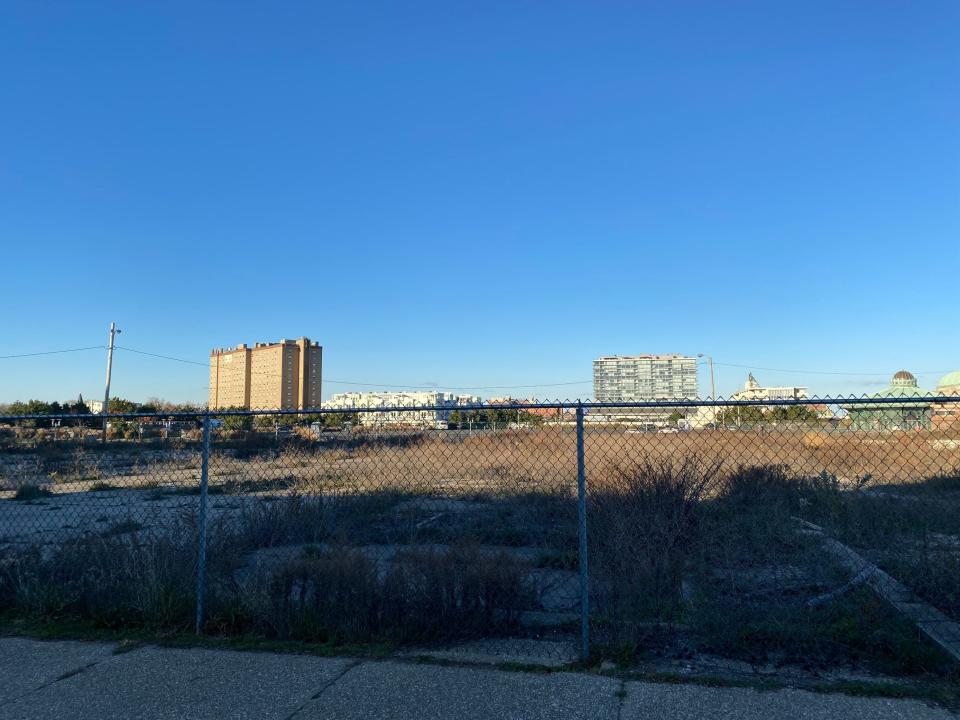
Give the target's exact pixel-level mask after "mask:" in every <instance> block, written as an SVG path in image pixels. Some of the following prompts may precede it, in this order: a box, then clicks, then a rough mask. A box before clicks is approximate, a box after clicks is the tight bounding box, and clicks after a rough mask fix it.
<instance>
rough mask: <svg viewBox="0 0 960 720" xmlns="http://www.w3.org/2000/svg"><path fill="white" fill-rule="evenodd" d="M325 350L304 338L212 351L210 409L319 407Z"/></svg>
mask: <svg viewBox="0 0 960 720" xmlns="http://www.w3.org/2000/svg"><path fill="white" fill-rule="evenodd" d="M322 376H323V348H322V347H320V344H319V343H315V342H310V340H309V339H307V338H305V337H302V338H300V339H299V340H281V341H280V342H278V343H260V342H258V343H256V344H254V346H253V347H248V346H247V345H246V344H240V345H237V347H236V348H235V349H230V348H226V349H215V350H212V351H211V352H210V397H209V401H208V406H209V407H210V408H211V409H217V408H229V407H242V408H251V409H259V410H305V409H309V408H319V407H320V404H321V401H320V385H321V379H322Z"/></svg>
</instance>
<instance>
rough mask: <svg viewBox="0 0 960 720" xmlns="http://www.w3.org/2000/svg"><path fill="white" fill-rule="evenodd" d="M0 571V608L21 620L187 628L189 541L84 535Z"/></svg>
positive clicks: (16, 558) (191, 575)
mask: <svg viewBox="0 0 960 720" xmlns="http://www.w3.org/2000/svg"><path fill="white" fill-rule="evenodd" d="M194 537H195V536H194ZM8 552H9V551H8ZM0 568H2V569H0V606H3V607H4V608H5V609H6V610H7V611H8V612H11V613H13V614H16V615H20V616H25V617H37V618H46V619H57V618H62V617H77V618H84V619H88V620H92V621H93V622H95V623H96V624H98V625H101V626H105V627H126V626H137V627H151V628H165V629H186V628H187V627H189V625H190V621H191V618H192V614H193V607H194V605H193V601H194V587H195V543H194V542H193V537H190V538H183V539H178V538H177V537H176V536H175V535H173V534H154V535H147V534H143V535H139V534H133V535H128V534H126V533H108V534H105V535H104V536H89V537H83V538H78V539H76V540H73V541H69V542H65V543H63V544H61V545H58V546H56V547H55V548H53V549H52V551H47V552H45V551H43V550H42V549H40V548H36V547H34V548H32V549H30V550H28V551H25V552H20V553H18V554H16V555H12V556H11V557H8V558H7V559H6V560H5V561H4V562H3V563H2V564H0Z"/></svg>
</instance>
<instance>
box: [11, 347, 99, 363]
mask: <svg viewBox="0 0 960 720" xmlns="http://www.w3.org/2000/svg"><path fill="white" fill-rule="evenodd" d="M105 347H106V345H91V346H90V347H82V348H69V349H67V350H45V351H43V352H33V353H21V354H20V355H0V360H10V359H12V358H25V357H37V356H38V355H59V354H61V353H73V352H82V351H84V350H103V348H105Z"/></svg>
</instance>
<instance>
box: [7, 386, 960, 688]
mask: <svg viewBox="0 0 960 720" xmlns="http://www.w3.org/2000/svg"><path fill="white" fill-rule="evenodd" d="M924 403H926V404H924ZM924 403H920V405H923V407H924V408H927V410H926V411H925V412H921V413H920V414H919V415H918V414H917V412H916V408H915V407H914V406H916V405H918V401H916V400H911V407H910V408H905V407H903V406H902V404H901V405H898V404H895V403H886V404H884V403H882V402H879V401H876V400H867V399H840V400H817V401H810V402H807V403H794V404H784V403H782V402H781V403H776V402H772V401H771V402H752V403H743V402H740V403H724V402H723V401H710V402H699V403H698V402H687V403H672V404H670V403H662V404H656V403H606V404H604V403H586V404H579V403H543V404H542V407H539V406H537V407H534V406H530V405H523V406H521V405H517V406H505V405H504V406H497V407H495V408H494V407H490V406H480V405H477V406H466V407H463V408H459V409H457V410H455V411H453V412H449V410H448V409H447V410H444V411H443V412H442V414H439V415H438V414H436V413H435V412H434V411H433V410H431V409H430V408H417V409H416V411H415V412H414V409H411V408H397V409H392V410H390V411H387V410H385V409H382V408H379V409H355V410H351V411H350V412H347V411H341V412H323V411H317V412H315V413H297V412H293V411H285V412H277V413H272V412H246V411H234V412H230V413H222V414H218V413H217V412H216V411H212V412H211V413H210V414H206V413H196V414H178V415H175V416H161V415H136V414H131V415H124V416H115V417H111V419H110V427H109V431H108V440H107V442H100V423H101V422H102V420H101V418H98V417H78V416H67V415H63V416H44V417H39V416H36V417H30V418H21V417H5V418H0V441H2V455H0V482H2V486H0V487H2V489H0V498H2V500H0V604H2V607H3V609H4V610H3V612H4V613H5V614H7V615H9V616H12V617H33V618H44V617H63V616H69V617H78V618H83V619H86V620H91V621H93V622H95V623H98V624H101V625H104V626H107V627H130V626H136V627H141V626H145V627H150V628H161V629H168V630H188V629H190V628H192V627H193V623H194V619H195V617H197V616H199V625H200V627H201V629H202V630H203V631H204V632H206V633H216V634H256V635H260V636H265V637H270V638H284V639H298V640H307V641H314V642H322V643H331V644H365V643H388V644H391V645H396V646H398V647H400V648H403V649H406V650H408V651H410V652H420V651H424V650H426V651H444V652H455V653H459V655H458V657H464V658H467V659H472V658H477V657H481V658H491V659H518V658H519V659H524V658H529V659H530V660H532V661H550V662H555V663H563V662H574V661H576V660H577V659H578V658H581V657H582V656H583V655H585V654H589V655H590V656H591V657H592V658H593V659H599V658H609V659H614V660H618V661H621V662H624V663H633V662H637V661H639V660H643V659H649V658H657V659H658V661H660V662H663V663H675V664H676V663H684V662H688V661H690V660H691V659H693V658H715V659H717V660H718V661H722V662H725V663H728V664H729V663H733V664H736V663H744V664H747V665H750V666H756V665H758V664H761V665H762V664H769V665H772V666H778V665H779V666H800V667H805V668H822V669H829V668H839V667H843V668H866V669H868V670H870V671H874V672H880V673H885V674H892V675H911V674H918V673H937V674H949V673H954V672H956V663H957V661H958V660H960V398H939V399H929V402H927V401H924ZM578 410H579V412H578ZM404 413H407V414H404ZM204 423H207V425H208V428H209V435H210V438H209V443H206V444H205V443H204V441H203V437H204V436H203V426H204ZM578 446H579V447H580V448H581V449H582V456H581V457H582V464H579V463H578ZM204 460H206V472H205V473H204V472H203V466H204ZM202 480H205V482H206V490H205V493H201V486H202V482H201V481H202ZM578 481H582V483H578ZM578 490H582V491H578ZM201 518H203V519H202V521H201ZM201 522H202V526H201ZM201 529H204V530H205V540H201V538H202V537H204V534H203V533H201V532H200V530H201ZM201 542H204V543H205V544H204V545H203V546H201ZM198 583H199V585H198ZM198 587H199V588H200V589H202V596H203V603H202V608H201V607H199V604H198V595H199V594H201V593H198Z"/></svg>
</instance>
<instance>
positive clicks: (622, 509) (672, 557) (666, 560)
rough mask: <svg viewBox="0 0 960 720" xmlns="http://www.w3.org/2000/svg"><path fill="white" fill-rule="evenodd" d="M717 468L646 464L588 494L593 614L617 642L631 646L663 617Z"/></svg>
mask: <svg viewBox="0 0 960 720" xmlns="http://www.w3.org/2000/svg"><path fill="white" fill-rule="evenodd" d="M718 472H719V465H718V464H717V463H713V464H705V463H703V462H701V461H699V460H697V459H696V458H687V459H685V460H683V461H681V462H678V463H673V462H669V461H647V462H645V463H642V464H639V465H635V466H632V467H629V468H626V469H622V470H620V471H619V472H618V473H617V474H616V475H615V476H614V477H612V478H606V480H605V482H604V483H603V484H602V489H599V490H595V491H593V492H592V493H591V495H590V505H589V509H588V512H589V520H588V527H589V532H590V549H591V552H592V555H591V558H590V571H591V574H592V576H593V577H594V590H595V592H596V594H597V596H598V601H599V606H600V610H599V612H600V613H601V615H602V616H603V617H604V618H607V620H608V623H605V625H608V627H616V628H617V634H618V637H617V638H616V639H615V640H614V642H617V643H619V644H628V645H629V644H632V643H636V642H638V640H639V638H640V636H641V635H643V634H645V633H646V632H647V627H648V625H647V623H649V621H650V620H658V621H662V620H671V619H672V618H673V616H674V614H675V613H676V611H677V604H678V601H679V600H680V596H681V587H682V581H683V574H684V570H685V568H686V565H687V563H688V561H689V559H690V557H691V554H692V552H693V547H694V543H695V541H696V537H697V528H698V525H699V523H700V515H701V513H700V502H701V500H702V499H703V498H704V497H705V496H707V495H708V494H710V493H711V492H712V491H713V490H714V488H715V486H716V485H717V484H718Z"/></svg>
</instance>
